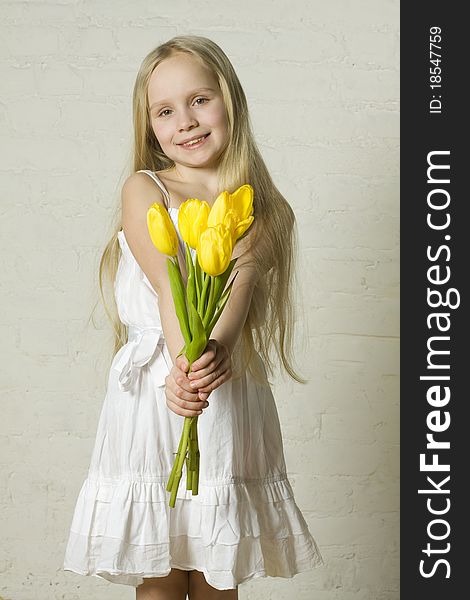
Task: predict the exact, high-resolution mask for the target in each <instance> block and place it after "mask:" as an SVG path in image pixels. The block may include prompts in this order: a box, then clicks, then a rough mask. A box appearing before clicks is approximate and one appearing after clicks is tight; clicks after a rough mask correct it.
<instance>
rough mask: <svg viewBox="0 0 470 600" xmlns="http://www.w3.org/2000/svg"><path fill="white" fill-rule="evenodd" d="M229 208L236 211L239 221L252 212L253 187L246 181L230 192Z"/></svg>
mask: <svg viewBox="0 0 470 600" xmlns="http://www.w3.org/2000/svg"><path fill="white" fill-rule="evenodd" d="M230 208H233V210H235V211H237V213H238V216H239V219H240V221H244V220H245V219H247V218H248V217H249V216H250V215H252V214H253V188H252V187H251V185H249V184H248V183H245V184H244V185H242V186H240V187H239V188H237V189H236V190H235V191H234V192H233V194H230Z"/></svg>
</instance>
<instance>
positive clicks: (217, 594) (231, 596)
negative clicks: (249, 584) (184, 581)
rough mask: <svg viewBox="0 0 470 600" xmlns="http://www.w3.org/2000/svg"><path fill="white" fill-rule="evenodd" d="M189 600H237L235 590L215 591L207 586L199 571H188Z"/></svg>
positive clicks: (236, 591)
mask: <svg viewBox="0 0 470 600" xmlns="http://www.w3.org/2000/svg"><path fill="white" fill-rule="evenodd" d="M189 600H238V588H237V589H236V590H217V589H216V588H214V587H212V586H211V585H209V584H208V583H207V581H206V578H205V577H204V573H201V571H189Z"/></svg>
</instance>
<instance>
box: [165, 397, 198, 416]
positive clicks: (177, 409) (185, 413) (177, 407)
mask: <svg viewBox="0 0 470 600" xmlns="http://www.w3.org/2000/svg"><path fill="white" fill-rule="evenodd" d="M166 404H167V406H168V408H169V409H170V410H172V411H173V412H174V413H175V414H177V415H180V416H181V417H199V416H200V415H202V412H203V410H202V408H199V409H191V410H190V409H187V408H182V407H181V406H180V405H179V404H176V402H173V401H172V400H170V399H169V398H168V397H167V399H166ZM201 404H204V403H201ZM204 408H205V407H204Z"/></svg>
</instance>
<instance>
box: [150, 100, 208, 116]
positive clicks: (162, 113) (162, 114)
mask: <svg viewBox="0 0 470 600" xmlns="http://www.w3.org/2000/svg"><path fill="white" fill-rule="evenodd" d="M199 100H203V103H205V102H207V98H196V100H195V101H194V102H199ZM198 106H200V104H198ZM168 111H170V109H169V108H165V110H162V112H161V113H158V116H159V117H166V116H167V115H166V114H165V113H167V112H168Z"/></svg>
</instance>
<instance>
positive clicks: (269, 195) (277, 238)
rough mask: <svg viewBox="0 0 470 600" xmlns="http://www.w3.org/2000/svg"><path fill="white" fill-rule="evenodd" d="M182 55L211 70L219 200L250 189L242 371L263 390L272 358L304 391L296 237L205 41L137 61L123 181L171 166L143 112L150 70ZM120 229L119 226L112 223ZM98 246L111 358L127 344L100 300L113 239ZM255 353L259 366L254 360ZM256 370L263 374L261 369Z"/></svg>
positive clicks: (231, 79)
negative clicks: (219, 122)
mask: <svg viewBox="0 0 470 600" xmlns="http://www.w3.org/2000/svg"><path fill="white" fill-rule="evenodd" d="M180 52H186V53H188V54H190V55H192V56H193V57H195V58H196V59H198V60H201V61H202V63H203V64H204V65H205V66H206V67H208V68H209V69H211V71H212V73H213V74H214V76H215V77H216V79H217V81H218V83H219V86H220V89H221V92H222V95H223V99H224V103H225V107H226V112H227V119H228V123H229V143H228V145H227V147H226V149H225V151H224V153H223V155H222V157H221V159H220V163H219V168H218V175H219V192H218V193H220V192H221V191H223V190H228V191H229V192H233V191H234V190H235V189H237V188H238V187H239V186H241V185H243V184H244V183H250V185H251V186H252V187H253V189H254V217H255V220H254V223H253V225H252V227H251V228H250V235H249V238H250V250H251V253H252V255H253V257H254V261H253V262H254V266H255V267H256V269H257V271H258V280H257V284H256V287H255V288H254V291H253V296H252V300H251V305H250V309H249V312H248V316H247V319H246V322H245V325H244V327H243V332H242V335H241V341H242V347H243V348H244V352H243V356H244V358H243V368H248V369H249V370H250V372H251V374H252V375H253V377H255V378H256V379H257V380H258V381H259V382H260V383H262V384H264V385H267V384H268V383H269V381H268V376H272V375H273V370H274V366H275V364H274V360H273V350H274V351H275V352H276V353H277V357H278V359H279V360H280V363H281V364H282V366H283V367H284V369H285V371H286V372H287V373H288V375H289V376H290V377H291V378H292V379H294V380H296V381H298V382H299V383H306V380H305V379H303V378H302V377H300V376H299V375H298V374H297V372H296V371H295V369H294V367H293V334H294V323H295V320H294V317H295V315H294V303H293V294H294V292H295V287H294V284H296V279H295V268H294V266H295V258H296V253H297V231H296V222H295V216H294V212H293V210H292V208H291V206H290V205H289V203H288V202H287V201H286V199H285V198H284V197H283V196H282V194H281V193H280V192H279V190H278V189H277V187H276V186H275V185H274V183H273V181H272V179H271V177H270V175H269V173H268V170H267V168H266V165H265V163H264V161H263V158H262V157H261V154H260V152H259V150H258V148H257V145H256V142H255V140H254V135H253V132H252V126H251V122H250V117H249V113H248V106H247V101H246V97H245V93H244V91H243V89H242V86H241V84H240V81H239V80H238V77H237V75H236V73H235V71H234V68H233V66H232V64H231V62H230V61H229V59H228V58H227V56H226V55H225V54H224V52H223V51H222V49H221V48H220V47H219V46H218V45H217V44H216V43H214V42H213V41H212V40H210V39H208V38H205V37H201V36H192V35H183V36H177V37H174V38H172V39H171V40H169V41H167V42H165V43H164V44H161V45H160V46H158V47H157V48H155V49H154V50H152V51H151V52H150V53H149V54H148V55H147V56H146V57H145V58H144V60H143V62H142V64H141V67H140V69H139V72H138V74H137V78H136V81H135V85H134V93H133V122H134V148H133V156H132V159H131V163H132V168H131V169H130V171H129V174H131V173H133V172H135V171H138V170H140V169H149V170H151V171H161V170H164V169H169V168H172V167H173V166H174V162H173V161H172V160H171V159H169V158H168V157H167V156H166V155H165V154H164V153H163V152H162V149H161V147H160V145H159V143H158V141H157V138H156V136H155V134H154V132H153V129H152V126H151V122H150V117H149V109H148V98H147V88H148V83H149V79H150V76H151V74H152V72H153V70H154V69H155V67H156V66H157V65H159V64H160V63H161V62H162V61H163V60H165V59H166V58H168V57H170V56H172V55H173V54H175V53H180ZM119 221H120V218H119ZM120 229H121V223H120V222H119V224H118V225H117V227H116V230H115V232H114V234H113V236H112V238H111V239H110V241H109V242H108V244H107V245H106V248H105V250H104V252H103V254H102V256H101V260H100V267H99V285H100V293H101V298H102V301H103V303H104V307H105V311H106V313H107V315H108V316H109V318H110V320H111V322H112V325H113V329H114V353H115V352H117V350H119V348H120V347H121V346H122V345H123V344H124V343H125V342H126V341H127V337H126V327H125V325H123V323H122V322H121V321H120V319H119V316H118V314H117V309H116V304H115V300H114V295H113V296H112V306H111V307H109V306H108V303H107V302H106V298H105V294H104V281H105V279H107V280H108V282H109V283H110V284H111V289H113V286H114V281H115V278H116V272H117V268H118V264H119V258H120V252H121V250H120V246H119V243H118V239H117V233H118V231H119V230H120ZM256 352H258V353H259V355H260V358H261V364H260V360H259V358H258V357H257V355H256ZM263 365H264V367H263Z"/></svg>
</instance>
